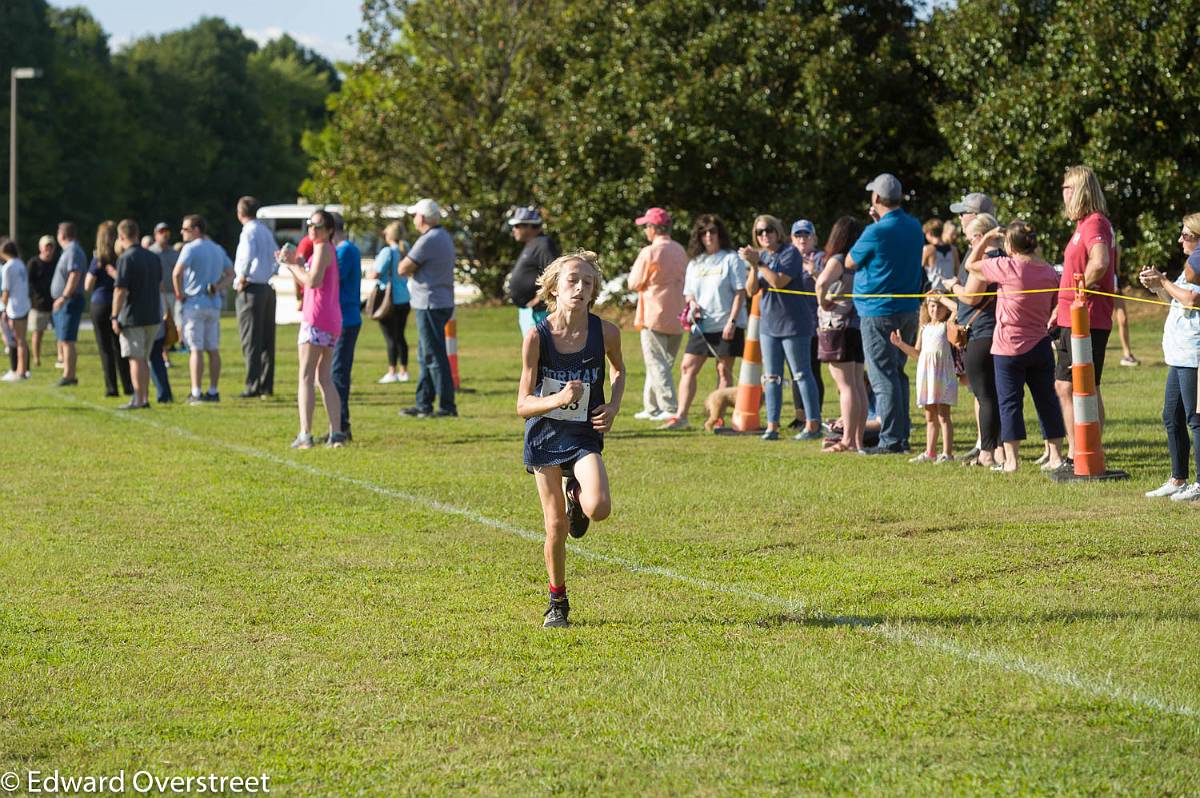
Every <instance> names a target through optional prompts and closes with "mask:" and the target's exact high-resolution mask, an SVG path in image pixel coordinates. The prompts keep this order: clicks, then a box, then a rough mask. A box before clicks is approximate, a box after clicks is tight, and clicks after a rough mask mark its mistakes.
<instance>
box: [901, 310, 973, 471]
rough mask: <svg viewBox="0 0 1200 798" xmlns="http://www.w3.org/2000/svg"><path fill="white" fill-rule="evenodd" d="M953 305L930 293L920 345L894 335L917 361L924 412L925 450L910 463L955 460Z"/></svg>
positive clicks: (956, 388)
mask: <svg viewBox="0 0 1200 798" xmlns="http://www.w3.org/2000/svg"><path fill="white" fill-rule="evenodd" d="M952 310H953V305H952V304H951V303H950V302H949V301H948V300H947V299H946V298H945V296H944V295H942V294H940V293H938V292H936V291H930V292H929V293H928V294H926V295H925V303H924V304H923V305H922V306H921V331H920V334H919V335H918V336H917V345H916V346H915V347H913V346H910V345H909V344H907V343H905V342H904V339H903V338H901V337H900V331H899V330H896V331H894V332H893V333H892V336H891V340H892V345H894V346H896V347H897V348H899V349H900V350H901V351H903V352H904V353H905V354H906V355H908V356H909V357H912V358H916V360H917V406H918V407H921V408H924V410H925V451H923V452H921V453H920V454H919V455H917V456H916V457H914V458H912V459H911V460H909V462H910V463H948V462H951V461H952V460H954V424H953V422H951V420H950V408H951V407H952V406H954V405H955V404H957V403H958V376H957V375H956V373H955V368H954V353H953V351H952V350H951V347H950V339H949V338H948V337H947V335H946V323H947V322H948V321H949V320H950V314H951V312H952ZM939 432H940V433H941V437H942V453H941V454H938V453H937V445H938V433H939Z"/></svg>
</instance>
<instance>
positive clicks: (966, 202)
mask: <svg viewBox="0 0 1200 798" xmlns="http://www.w3.org/2000/svg"><path fill="white" fill-rule="evenodd" d="M950 212H951V213H990V214H992V215H993V216H994V215H995V214H996V204H995V203H994V202H992V198H991V197H989V196H988V195H987V194H980V193H979V192H978V191H975V192H972V193H970V194H966V195H964V196H963V198H962V199H961V200H959V201H958V202H956V203H954V204H953V205H951V206H950Z"/></svg>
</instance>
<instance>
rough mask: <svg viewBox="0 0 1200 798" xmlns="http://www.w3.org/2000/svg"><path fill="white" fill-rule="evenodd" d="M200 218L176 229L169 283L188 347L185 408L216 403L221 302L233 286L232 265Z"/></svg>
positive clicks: (188, 219) (185, 220)
mask: <svg viewBox="0 0 1200 798" xmlns="http://www.w3.org/2000/svg"><path fill="white" fill-rule="evenodd" d="M206 229H207V225H206V224H205V222H204V218H203V217H202V216H199V215H197V214H192V215H190V216H185V217H183V225H182V227H181V228H180V230H181V232H182V234H183V240H184V245H183V249H182V250H181V251H180V253H179V260H178V261H177V262H176V264H175V273H174V275H173V276H172V279H173V281H174V284H175V297H176V299H178V300H180V301H181V302H182V303H183V304H182V309H183V313H182V315H183V340H184V342H185V343H186V344H187V347H188V367H189V371H190V372H191V378H192V393H191V395H190V396H189V397H188V404H190V405H195V404H201V403H202V402H219V401H221V394H220V392H219V391H218V390H217V382H218V380H220V378H221V353H220V351H219V347H220V343H221V298H222V297H223V296H224V295H225V289H226V288H228V287H229V286H230V285H231V284H232V283H233V261H231V260H230V259H229V255H227V254H226V253H225V250H223V249H221V247H219V246H217V245H216V244H215V243H213V242H212V241H211V240H210V239H209V238H208V237H207V236H205V230H206ZM206 353H207V354H208V391H207V392H206V393H203V394H201V393H200V384H201V378H202V377H203V376H204V355H205V354H206Z"/></svg>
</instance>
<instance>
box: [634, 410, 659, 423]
mask: <svg viewBox="0 0 1200 798" xmlns="http://www.w3.org/2000/svg"><path fill="white" fill-rule="evenodd" d="M666 415H667V414H666V413H664V412H663V411H661V410H639V411H638V412H636V413H634V414H633V417H634V418H635V419H637V420H638V421H659V420H660V419H663V418H665V417H666Z"/></svg>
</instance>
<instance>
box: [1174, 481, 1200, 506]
mask: <svg viewBox="0 0 1200 798" xmlns="http://www.w3.org/2000/svg"><path fill="white" fill-rule="evenodd" d="M1196 499H1200V482H1193V483H1192V484H1190V485H1188V486H1187V487H1186V488H1184V489H1183V490H1180V491H1176V492H1175V493H1172V494H1171V501H1173V502H1194V501H1196Z"/></svg>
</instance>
